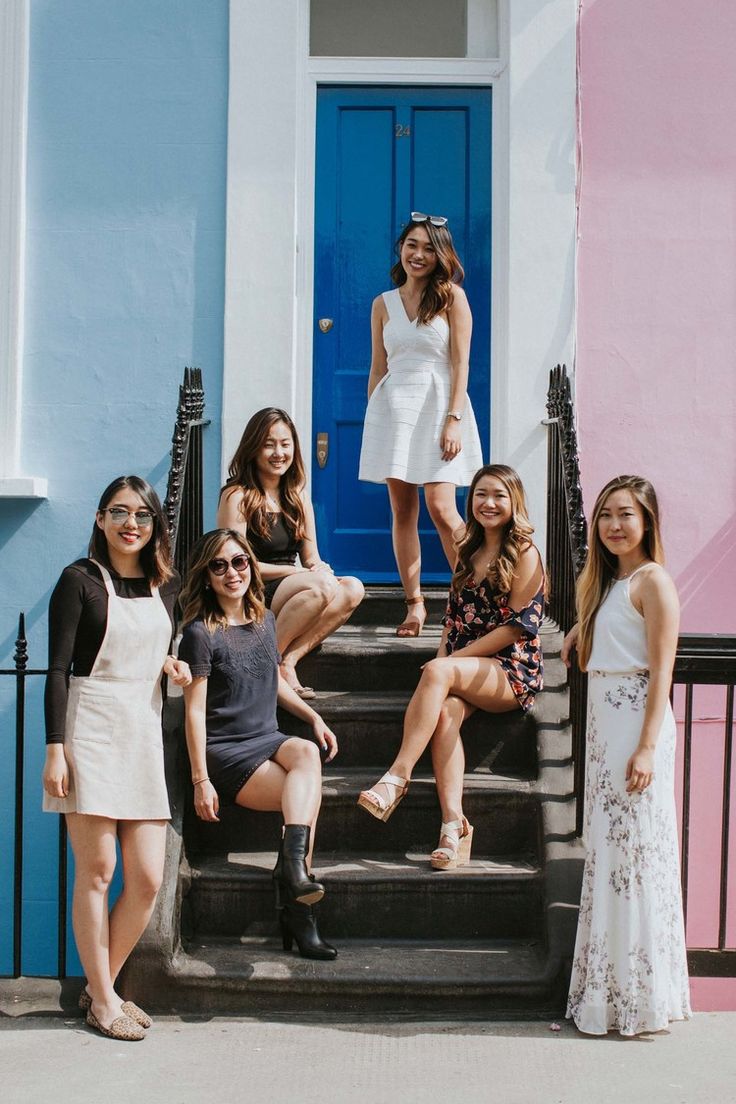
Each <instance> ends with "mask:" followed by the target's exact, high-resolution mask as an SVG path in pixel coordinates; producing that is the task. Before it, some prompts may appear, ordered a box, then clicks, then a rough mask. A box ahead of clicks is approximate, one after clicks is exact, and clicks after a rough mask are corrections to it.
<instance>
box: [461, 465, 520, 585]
mask: <svg viewBox="0 0 736 1104" xmlns="http://www.w3.org/2000/svg"><path fill="white" fill-rule="evenodd" d="M485 476H491V477H492V478H494V479H498V480H499V481H500V482H501V483H503V485H504V487H505V488H506V491H507V492H508V496H509V501H510V504H511V519H510V521H509V522H508V524H507V526H506V528H505V529H504V532H503V535H502V537H501V547H500V549H499V551H498V555H497V556H496V559H495V560H494V561H493V563H491V564H490V565H489V571H488V580H489V582H490V584H491V588H492V590H493V591H494V592H495V593H497V594H510V593H511V587H512V585H513V581H514V575H515V574H516V569H517V567H518V565H519V559H520V558H521V555H522V553H523V552H526V550H527V548H529V547H530V546H531V544H532V539H531V538H532V533H533V532H534V526H533V525H532V523H531V522H530V521H529V508H528V506H527V503H526V494H525V492H524V485H523V484H522V482H521V479H520V478H519V476H518V474H517V472H515V471H514V469H513V468H509V467H508V466H507V465H506V464H486V465H485V466H484V467H482V468H479V470H478V471H477V472H476V473H475V475H474V476H473V482H472V483H471V484H470V489H469V491H468V500H467V510H466V522H465V533H464V535H463V537H462V538H461V540H460V542H459V544H458V546H457V563H456V565H455V571H454V574H453V576H452V583H451V585H452V588H453V590H455V591H456V592H457V593H459V592H460V591H461V590H462V588H463V587H464V586H465V584H466V583H467V582H468V581H469V580H470V579H472V577H473V574H474V571H473V556H474V555H475V553H476V552H477V551H478V549H479V548H480V547H481V545H482V544H483V541H484V540H485V530H484V529H483V526H482V525H481V524H480V522H479V521H476V519H475V517H474V515H473V495H474V494H475V488H476V487H477V486H478V483H479V482H480V480H481V479H483V478H484V477H485Z"/></svg>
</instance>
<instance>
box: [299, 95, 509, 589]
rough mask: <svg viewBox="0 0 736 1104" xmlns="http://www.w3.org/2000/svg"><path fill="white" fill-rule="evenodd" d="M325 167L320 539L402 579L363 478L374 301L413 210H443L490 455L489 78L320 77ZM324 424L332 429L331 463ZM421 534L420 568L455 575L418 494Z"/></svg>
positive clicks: (378, 497)
mask: <svg viewBox="0 0 736 1104" xmlns="http://www.w3.org/2000/svg"><path fill="white" fill-rule="evenodd" d="M316 179H317V184H316V211H315V226H316V230H315V235H316V237H315V290H314V308H315V318H314V382H313V395H314V406H313V418H312V428H313V437H314V440H313V465H312V473H313V474H312V492H313V497H314V502H315V508H316V511H317V528H318V533H319V540H320V550H321V552H322V555H323V556H324V557H325V558H326V559H327V560H328V561H329V562H330V563H331V564H332V565H333V567H334V569H335V571H336V572H338V573H341V574H347V573H351V574H357V575H359V576H360V577H361V578H362V579H364V580H365V581H367V582H395V581H398V575H397V572H396V565H395V562H394V557H393V552H392V548H391V513H390V508H389V503H388V493H387V491H386V487H385V486H384V485H382V484H375V483H362V482H359V480H358V458H359V455H360V441H361V435H362V429H363V416H364V414H365V407H366V401H367V400H366V389H367V381H368V371H369V368H370V358H371V346H370V309H371V302H372V300H373V299H374V298H375V296H376V295H378V294H379V293H380V292H381V291H387V290H388V289H389V288H390V287H391V283H390V279H389V270H390V268H391V266H392V264H393V262H394V254H393V243H394V241H395V240H396V238H397V237H398V235H399V233H400V231H401V228H402V226H403V225H404V224H405V223H406V221H407V220H408V217H409V212H410V211H413V210H415V211H425V212H428V213H430V214H440V215H446V216H447V217H448V218H449V225H450V228H451V230H452V234H453V239H454V241H455V244H456V247H457V251H458V253H459V255H460V258H461V260H462V262H463V266H464V268H465V273H466V276H465V285H464V286H465V290H466V291H467V294H468V298H469V300H470V305H471V308H472V311H473V342H472V348H471V357H470V388H469V390H470V396H471V400H472V403H473V407H474V410H475V414H476V418H477V420H478V426H479V429H480V434H481V441H482V444H483V454H484V456H488V454H489V420H490V302H491V92H490V89H487V88H472V89H470V88H405V87H401V88H392V87H380V88H379V87H368V88H358V87H355V86H350V87H329V88H322V89H320V90H319V92H318V103H317V174H316ZM324 318H329V319H332V323H333V325H332V328H331V329H329V330H328V332H327V333H323V332H322V330H321V329H320V328H319V324H318V323H319V319H324ZM318 433H327V434H328V435H329V454H328V459H327V463H326V465H325V467H324V468H320V467H319V466H318V464H317V462H316V447H315V446H316V438H317V434H318ZM459 499H460V500H462V499H464V496H463V495H462V492H460V493H459ZM460 509H461V512H462V509H463V505H462V501H460ZM420 534H421V541H422V578H423V579H424V580H425V581H427V582H431V581H436V582H440V581H445V580H447V578H448V577H449V575H448V569H447V562H446V561H445V559H444V556H443V554H442V549H441V546H440V543H439V539H438V537H437V534H436V533H435V530H434V527H433V525H432V523H431V521H430V519H429V516H428V515H427V512H426V507H425V506H424V504H423V503H422V512H421V516H420Z"/></svg>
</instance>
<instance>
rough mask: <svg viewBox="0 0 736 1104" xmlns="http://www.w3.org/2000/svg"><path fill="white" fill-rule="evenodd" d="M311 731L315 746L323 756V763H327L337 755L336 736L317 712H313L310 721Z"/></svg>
mask: <svg viewBox="0 0 736 1104" xmlns="http://www.w3.org/2000/svg"><path fill="white" fill-rule="evenodd" d="M312 732H313V733H314V738H315V740H316V741H317V747H318V748H319V750H320V751H321V752H322V754H323V755H324V756H325V763H329V762H330V760H331V759H334V758H335V756H336V755H337V736H336V735H335V733H334V732H333V731H332V729H330V728H328V727H327V725H326V724H325V722H324V721H323V720H322V718H321V717H320V715H319V714H318V713H315V715H314V720H313V721H312Z"/></svg>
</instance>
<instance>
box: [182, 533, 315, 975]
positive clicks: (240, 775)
mask: <svg viewBox="0 0 736 1104" xmlns="http://www.w3.org/2000/svg"><path fill="white" fill-rule="evenodd" d="M181 605H182V608H183V611H184V622H185V629H184V635H183V637H182V641H181V645H180V649H179V654H180V657H181V658H182V659H186V661H187V662H188V663H189V664H190V666H191V672H192V683H191V686H189V687H187V689H186V690H185V694H184V698H185V703H186V734H187V747H188V750H189V759H190V763H191V768H192V784H193V786H194V808H195V811H196V813H197V816H199V817H200V818H201V819H202V820H205V821H215V820H217V819H218V814H219V810H220V802H221V800H222V801H227V802H231V803H234V804H236V805H241V806H243V807H244V808H247V809H257V810H262V811H264V812H269V811H276V812H281V813H282V814H283V817H284V833H283V838H282V841H281V846H280V849H279V857H278V861H277V863H276V867H275V869H274V874H273V876H274V882H275V887H276V902H277V908H278V910H279V920H280V924H281V932H282V936H283V941H284V949H285V950H290V949H291V946H292V943H293V941H294V940H296V942H297V945H298V947H299V953H300V954H301V955H302V956H303V957H305V958H322V959H330V958H335V957H336V954H337V952H336V951H335V949H334V947H330V945H329V944H328V943H325V942H324V940H322V939H321V937H320V935H319V932H318V930H317V926H316V921H315V917H314V913H313V911H312V905H314V904H315V903H316V902H317V901H319V900H320V899H321V898H322V897H323V896H324V886H322V885H321V884H320V883H319V882H316V881H315V880H314V879H313V878H312V877H311V876H310V874H309V864H310V862H311V856H312V848H313V845H314V831H315V826H316V823H317V815H318V813H319V807H320V802H321V796H322V768H321V760H320V753H322V755H323V756H324V757H325V759H326V760H327V761H329V760H330V759H332V758H333V757H334V755H335V754H336V753H337V740H336V739H335V736H334V733H332V732H331V731H330V729H329V728H328V727H327V725H326V724H325V723H324V721H323V720H322V718H321V717H320V716H319V714H318V713H315V711H314V710H313V709H312V708H311V707H310V706H309V705H307V703H306V702H305V701H303V700H302V699H301V698H300V697H299V695H298V694H297V693H296V691H295V690H293V689H292V688H291V687H290V686H289V684H288V683H287V681H286V679H285V678H284V677H283V675H282V674H281V672H280V670H279V663H280V658H281V657H280V656H279V651H278V647H277V644H276V631H275V619H274V615H273V614H272V613H271V611H270V610H267V609H266V608H265V605H264V601H263V583H262V581H261V577H260V574H259V572H258V565H257V563H256V561H255V559H254V557H253V553H252V550H251V548H250V546H249V544H248V542H247V541H246V539H245V537H244V536H243V535H242V534H241V533H239V532H237V531H236V530H234V529H215V530H213V531H212V532H210V533H206V534H205V535H204V536H203V537H202V538H201V540H199V541H198V542H197V544H196V545H195V547H194V549H193V550H192V554H191V559H190V567H189V572H188V576H187V580H186V584H185V587H184V590H183V592H182V596H181ZM277 702H278V704H280V705H282V706H284V708H286V709H288V710H289V712H290V713H293V714H294V716H296V717H299V718H300V719H301V720H303V721H306V722H307V724H309V725H310V726H311V728H312V733H313V739H312V740H309V739H302V738H301V737H294V736H286V735H284V733H282V732H279V728H278V721H277V717H276V705H277Z"/></svg>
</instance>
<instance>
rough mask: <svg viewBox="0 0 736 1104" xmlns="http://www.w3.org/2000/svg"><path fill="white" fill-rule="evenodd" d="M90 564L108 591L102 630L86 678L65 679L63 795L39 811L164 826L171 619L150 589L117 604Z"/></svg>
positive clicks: (104, 571) (46, 798)
mask: <svg viewBox="0 0 736 1104" xmlns="http://www.w3.org/2000/svg"><path fill="white" fill-rule="evenodd" d="M93 562H94V563H95V564H96V566H97V567H98V568H99V571H100V573H101V575H102V578H103V581H104V583H105V588H106V590H107V627H106V629H105V636H104V639H103V641H102V647H101V648H100V651H99V653H98V655H97V658H96V660H95V662H94V665H93V667H92V671H91V672H90V674H89V675H86V676H83V677H79V678H75V677H74V676H72V677H71V678H70V679H69V697H68V700H67V708H66V727H65V735H64V751H65V754H66V758H67V762H68V764H69V774H70V778H69V794H68V796H67V797H50V796H49V795H48V794H44V798H43V807H44V810H45V811H46V812H54V813H86V814H88V815H90V816H104V817H110V818H111V819H112V820H168V819H169V817H170V816H171V810H170V809H169V797H168V793H167V790H166V777H165V774H164V754H163V736H162V729H161V673H162V670H163V665H164V663H165V662H166V656H167V654H168V648H169V642H170V640H171V622H170V620H169V615H168V613H167V612H166V607H165V606H164V604H163V602H162V601H161V597H160V595H159V593H158V589H157V588H156V587H151V597H150V598H119V597H118V595H117V594H116V593H115V587H114V586H113V582H112V579H111V577H110V573H109V571H107V569H106V568H105V567H103V566H102V564H99V563H97V561H96V560H95V561H93Z"/></svg>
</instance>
